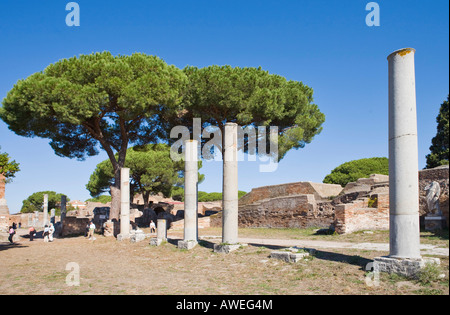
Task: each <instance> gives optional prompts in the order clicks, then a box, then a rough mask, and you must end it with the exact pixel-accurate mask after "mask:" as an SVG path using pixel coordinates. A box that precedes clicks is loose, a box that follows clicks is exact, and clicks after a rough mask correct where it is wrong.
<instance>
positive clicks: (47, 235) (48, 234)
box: [8, 222, 55, 244]
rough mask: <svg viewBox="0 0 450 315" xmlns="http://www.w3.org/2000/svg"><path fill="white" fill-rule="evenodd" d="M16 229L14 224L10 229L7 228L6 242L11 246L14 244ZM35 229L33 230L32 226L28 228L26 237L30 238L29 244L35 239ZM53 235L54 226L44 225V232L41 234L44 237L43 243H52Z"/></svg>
mask: <svg viewBox="0 0 450 315" xmlns="http://www.w3.org/2000/svg"><path fill="white" fill-rule="evenodd" d="M19 228H20V223H19ZM16 229H17V225H16V223H15V222H14V223H13V224H12V225H11V226H10V227H9V237H8V241H9V242H10V243H11V244H14V235H16ZM36 233H37V231H36V229H35V228H34V226H32V227H30V228H29V230H28V235H29V236H30V242H32V241H33V240H34V238H35V237H36ZM54 233H55V226H54V225H53V223H50V224H46V225H45V226H44V232H43V236H44V242H46V243H47V242H53V234H54Z"/></svg>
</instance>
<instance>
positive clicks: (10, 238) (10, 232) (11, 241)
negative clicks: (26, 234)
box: [8, 226, 16, 244]
mask: <svg viewBox="0 0 450 315" xmlns="http://www.w3.org/2000/svg"><path fill="white" fill-rule="evenodd" d="M14 234H16V231H14V229H13V227H12V226H10V227H9V237H8V241H9V242H10V243H11V244H14V241H13V238H14Z"/></svg>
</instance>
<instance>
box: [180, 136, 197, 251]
mask: <svg viewBox="0 0 450 315" xmlns="http://www.w3.org/2000/svg"><path fill="white" fill-rule="evenodd" d="M197 185H198V141H196V140H188V141H186V142H185V159H184V239H183V241H179V242H178V248H181V249H191V248H193V247H195V245H196V244H197V242H198V202H197V197H198V196H197Z"/></svg>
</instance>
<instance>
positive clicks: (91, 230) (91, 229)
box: [88, 221, 96, 241]
mask: <svg viewBox="0 0 450 315" xmlns="http://www.w3.org/2000/svg"><path fill="white" fill-rule="evenodd" d="M94 231H95V224H94V222H92V221H91V223H90V224H89V234H88V237H89V239H90V240H93V241H95V240H96V238H95V236H94Z"/></svg>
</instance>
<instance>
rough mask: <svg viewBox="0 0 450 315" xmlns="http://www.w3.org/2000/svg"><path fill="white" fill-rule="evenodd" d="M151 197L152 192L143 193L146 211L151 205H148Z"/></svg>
mask: <svg viewBox="0 0 450 315" xmlns="http://www.w3.org/2000/svg"><path fill="white" fill-rule="evenodd" d="M149 197H150V192H149V191H144V192H142V198H144V209H148V208H149V204H148V198H149Z"/></svg>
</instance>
